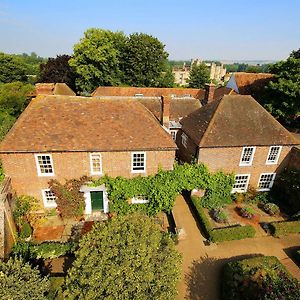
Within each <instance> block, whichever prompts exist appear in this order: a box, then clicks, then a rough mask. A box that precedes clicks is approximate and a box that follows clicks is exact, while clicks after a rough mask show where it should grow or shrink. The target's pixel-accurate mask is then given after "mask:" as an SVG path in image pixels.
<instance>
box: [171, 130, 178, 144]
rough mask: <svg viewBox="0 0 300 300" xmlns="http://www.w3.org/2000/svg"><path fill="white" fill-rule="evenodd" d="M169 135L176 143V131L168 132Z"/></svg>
mask: <svg viewBox="0 0 300 300" xmlns="http://www.w3.org/2000/svg"><path fill="white" fill-rule="evenodd" d="M170 133H171V137H172V139H173V140H174V141H176V135H177V130H174V129H173V130H170Z"/></svg>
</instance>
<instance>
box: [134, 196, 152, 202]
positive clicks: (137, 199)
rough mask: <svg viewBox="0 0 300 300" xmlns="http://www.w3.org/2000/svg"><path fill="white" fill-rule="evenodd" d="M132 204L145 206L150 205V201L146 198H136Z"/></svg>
mask: <svg viewBox="0 0 300 300" xmlns="http://www.w3.org/2000/svg"><path fill="white" fill-rule="evenodd" d="M131 203H132V204H145V203H149V199H148V197H146V196H135V197H133V198H132V199H131Z"/></svg>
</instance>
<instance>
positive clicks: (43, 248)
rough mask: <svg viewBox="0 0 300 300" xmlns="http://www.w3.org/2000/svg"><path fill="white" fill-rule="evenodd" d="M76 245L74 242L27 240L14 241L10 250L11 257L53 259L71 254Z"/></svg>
mask: <svg viewBox="0 0 300 300" xmlns="http://www.w3.org/2000/svg"><path fill="white" fill-rule="evenodd" d="M76 247H77V245H76V244H75V243H72V242H69V243H59V242H44V243H41V244H33V243H28V242H24V241H21V242H18V243H16V244H15V245H14V246H13V248H12V252H11V256H12V257H20V258H22V259H24V260H26V261H28V260H35V259H39V258H42V259H53V258H58V257H61V256H65V255H69V254H73V253H74V251H75V250H76Z"/></svg>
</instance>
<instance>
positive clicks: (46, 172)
mask: <svg viewBox="0 0 300 300" xmlns="http://www.w3.org/2000/svg"><path fill="white" fill-rule="evenodd" d="M35 162H36V168H37V172H38V176H54V167H53V160H52V155H51V154H35Z"/></svg>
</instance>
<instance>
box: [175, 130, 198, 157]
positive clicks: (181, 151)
mask: <svg viewBox="0 0 300 300" xmlns="http://www.w3.org/2000/svg"><path fill="white" fill-rule="evenodd" d="M182 134H183V131H182V130H179V131H178V133H177V135H176V144H177V147H178V152H177V153H178V157H179V159H180V160H182V161H186V162H191V160H192V158H193V157H196V156H197V152H198V146H197V145H196V144H195V143H194V142H193V141H192V140H191V139H190V138H189V137H188V139H187V147H184V146H183V145H182Z"/></svg>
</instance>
